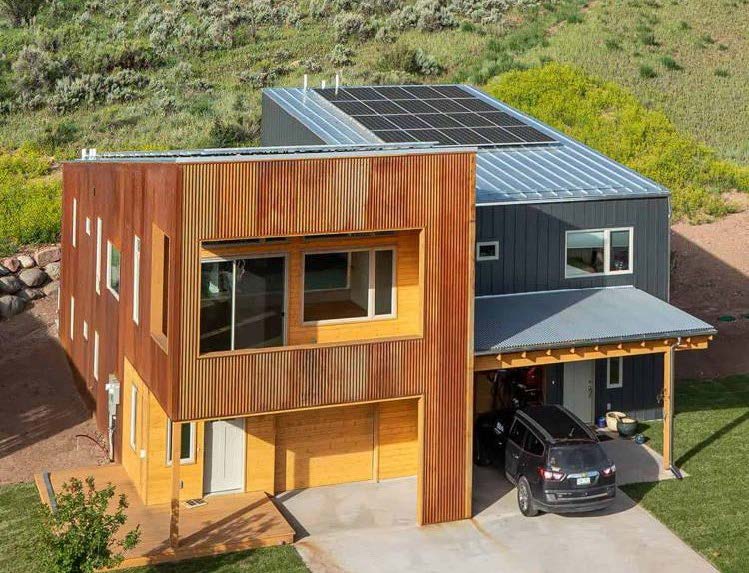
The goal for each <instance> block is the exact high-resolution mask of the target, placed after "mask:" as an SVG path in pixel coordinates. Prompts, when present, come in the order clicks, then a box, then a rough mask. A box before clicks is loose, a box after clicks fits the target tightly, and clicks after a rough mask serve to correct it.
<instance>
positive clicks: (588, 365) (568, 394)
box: [563, 360, 595, 423]
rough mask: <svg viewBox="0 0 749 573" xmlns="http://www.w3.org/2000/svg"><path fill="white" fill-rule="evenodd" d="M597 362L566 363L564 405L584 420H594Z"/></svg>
mask: <svg viewBox="0 0 749 573" xmlns="http://www.w3.org/2000/svg"><path fill="white" fill-rule="evenodd" d="M594 384H595V362H594V361H593V360H585V361H582V362H567V363H566V364H565V365H564V391H563V396H564V400H563V403H564V407H565V408H567V409H569V410H572V412H574V413H575V415H577V417H578V418H580V419H581V420H582V421H583V422H588V423H591V422H593V411H594V408H593V396H594V388H595V386H594Z"/></svg>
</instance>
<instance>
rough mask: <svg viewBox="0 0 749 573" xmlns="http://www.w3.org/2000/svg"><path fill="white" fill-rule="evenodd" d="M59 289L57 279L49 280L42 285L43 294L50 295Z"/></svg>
mask: <svg viewBox="0 0 749 573" xmlns="http://www.w3.org/2000/svg"><path fill="white" fill-rule="evenodd" d="M59 290H60V283H59V282H57V281H54V282H51V283H49V284H47V285H44V286H43V287H42V292H43V293H44V296H52V295H53V294H55V293H56V292H57V291H59Z"/></svg>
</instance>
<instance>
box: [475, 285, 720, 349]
mask: <svg viewBox="0 0 749 573" xmlns="http://www.w3.org/2000/svg"><path fill="white" fill-rule="evenodd" d="M474 322H475V339H474V348H475V353H476V354H500V353H503V352H517V351H524V350H543V349H548V348H560V347H566V346H584V345H595V344H610V343H614V342H627V341H641V340H656V339H660V338H673V337H676V336H681V337H687V336H698V335H709V334H715V333H716V330H715V329H714V328H713V327H712V326H710V325H709V324H707V323H706V322H703V321H702V320H700V319H698V318H695V317H693V316H692V315H690V314H688V313H686V312H684V311H683V310H680V309H678V308H676V307H674V306H671V305H670V304H668V303H667V302H664V301H662V300H661V299H659V298H656V297H654V296H652V295H650V294H648V293H646V292H644V291H641V290H639V289H637V288H634V287H609V288H589V289H575V290H559V291H546V292H536V293H522V294H510V295H500V296H489V297H480V298H477V299H476V303H475V319H474Z"/></svg>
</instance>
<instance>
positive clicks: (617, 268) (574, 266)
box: [565, 228, 634, 278]
mask: <svg viewBox="0 0 749 573" xmlns="http://www.w3.org/2000/svg"><path fill="white" fill-rule="evenodd" d="M633 234H634V233H633V230H632V229H631V228H629V229H596V230H585V231H567V236H566V238H567V245H566V253H565V277H566V278H576V277H588V276H595V275H614V274H625V273H631V272H632V251H633V248H632V247H633Z"/></svg>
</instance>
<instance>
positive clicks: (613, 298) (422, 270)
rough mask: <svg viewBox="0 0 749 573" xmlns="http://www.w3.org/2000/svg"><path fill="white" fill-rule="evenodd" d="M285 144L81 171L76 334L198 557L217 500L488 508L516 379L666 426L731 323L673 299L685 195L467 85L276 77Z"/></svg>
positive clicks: (572, 401) (69, 318)
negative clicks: (475, 499)
mask: <svg viewBox="0 0 749 573" xmlns="http://www.w3.org/2000/svg"><path fill="white" fill-rule="evenodd" d="M262 145H263V147H259V148H244V149H207V150H196V151H169V152H143V153H139V152H131V153H106V154H96V153H95V152H93V153H88V154H86V156H85V157H84V158H82V160H79V161H73V162H69V163H66V164H65V166H64V170H63V173H64V192H63V228H62V236H63V245H64V254H63V267H62V268H63V274H62V279H61V291H60V300H61V306H60V338H61V341H62V344H63V346H64V348H65V349H66V351H67V353H68V355H69V357H70V361H71V364H72V365H73V366H74V369H75V371H76V373H77V375H78V378H79V381H80V383H81V385H82V387H83V388H84V389H85V390H86V392H87V393H89V394H90V395H91V396H92V398H93V400H94V402H95V404H96V415H97V421H98V424H99V426H100V428H101V429H102V430H106V431H107V432H108V437H109V442H110V445H111V448H112V451H113V456H114V457H115V458H116V459H117V460H118V461H119V462H120V463H121V465H122V467H123V468H124V471H125V472H126V474H127V476H128V479H129V480H130V482H132V486H133V488H134V490H135V491H136V492H137V495H138V497H139V499H140V502H141V503H142V504H143V505H144V506H151V505H154V506H155V505H160V504H170V505H171V508H172V519H171V529H170V534H171V541H172V543H173V544H174V545H175V546H176V545H178V544H179V519H180V506H181V505H183V504H181V503H180V502H179V500H182V502H185V501H188V500H194V499H200V498H203V497H204V496H206V495H209V494H218V493H236V492H264V493H265V494H267V495H270V496H273V495H275V494H278V493H280V492H284V491H288V490H294V489H299V488H308V487H316V486H321V485H328V484H337V483H344V482H352V481H362V480H374V481H378V480H385V479H390V478H395V477H403V476H416V480H417V495H416V499H415V500H414V508H415V513H416V516H417V520H418V522H419V523H421V524H430V523H438V522H444V521H451V520H458V519H462V518H467V517H470V516H471V511H472V510H471V487H472V482H471V472H472V428H473V422H474V418H475V416H476V415H477V414H478V413H480V412H482V411H485V410H487V409H489V408H491V407H496V406H497V405H498V403H499V402H502V401H503V400H505V401H506V399H507V396H503V395H502V393H503V392H506V391H507V388H511V387H513V385H514V387H516V388H517V387H522V388H526V389H528V388H530V390H529V392H530V393H529V399H532V400H535V401H543V402H552V403H562V404H564V405H566V406H568V407H569V408H571V409H572V410H573V411H575V412H576V413H577V414H578V415H580V416H581V417H582V418H583V419H585V420H587V421H590V422H592V421H593V420H594V418H595V417H597V416H599V415H600V414H602V413H603V412H605V411H608V410H610V409H623V410H626V411H628V412H632V413H634V414H635V415H637V416H639V417H640V418H643V419H645V418H658V417H661V416H662V415H663V416H664V417H665V418H666V419H667V421H668V422H669V423H667V424H666V425H665V427H666V433H667V434H669V433H670V427H671V424H670V421H671V412H672V408H673V407H672V400H673V396H672V393H671V389H672V386H673V382H672V372H673V365H672V364H673V356H674V352H675V351H681V350H689V349H703V348H706V347H707V345H708V343H709V340H710V339H711V337H712V336H713V334H714V333H715V331H714V329H713V328H712V327H711V326H710V325H707V324H705V323H704V322H702V321H699V320H697V319H695V318H693V317H691V316H689V315H687V314H686V313H684V312H682V311H680V310H678V309H676V308H674V307H672V306H670V305H669V304H668V270H669V247H668V240H669V197H668V192H667V191H666V190H665V189H663V188H661V187H660V186H659V185H657V184H655V183H654V182H652V181H650V180H648V179H646V178H644V177H642V176H640V175H638V174H636V173H634V172H632V171H630V170H628V169H627V168H625V167H623V166H621V165H619V164H617V163H615V162H614V161H611V160H610V159H608V158H606V157H603V156H602V155H600V154H598V153H596V152H594V151H592V150H591V149H589V148H587V147H585V146H583V145H581V144H580V143H578V142H575V141H573V140H571V139H569V138H567V137H565V136H563V135H562V134H560V133H558V132H556V131H554V130H552V129H551V128H549V127H548V126H546V125H544V124H542V123H540V122H538V121H536V120H534V119H532V118H530V117H528V116H525V115H523V114H521V113H519V112H517V111H516V110H514V109H512V108H509V107H508V106H506V105H504V104H502V103H500V102H498V101H496V100H494V99H492V98H490V97H488V96H487V95H485V94H484V93H482V92H480V91H478V90H476V89H474V88H471V87H469V86H458V85H450V86H432V87H429V86H387V87H345V88H340V89H327V90H325V89H321V90H312V89H285V88H276V89H268V90H265V93H264V96H263V133H262ZM519 384H520V385H521V386H518V385H519ZM666 442H667V445H666V451H665V460H666V461H665V463H666V464H668V465H670V463H671V457H670V455H671V454H670V451H671V450H670V446H669V445H668V444H669V442H668V440H666Z"/></svg>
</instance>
